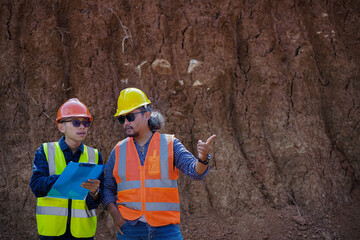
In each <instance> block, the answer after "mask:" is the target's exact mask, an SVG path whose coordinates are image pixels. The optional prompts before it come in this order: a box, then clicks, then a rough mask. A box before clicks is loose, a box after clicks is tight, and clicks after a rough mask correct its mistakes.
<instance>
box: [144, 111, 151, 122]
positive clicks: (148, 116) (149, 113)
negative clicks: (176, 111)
mask: <svg viewBox="0 0 360 240" xmlns="http://www.w3.org/2000/svg"><path fill="white" fill-rule="evenodd" d="M145 117H146V119H147V120H149V119H150V117H151V112H145Z"/></svg>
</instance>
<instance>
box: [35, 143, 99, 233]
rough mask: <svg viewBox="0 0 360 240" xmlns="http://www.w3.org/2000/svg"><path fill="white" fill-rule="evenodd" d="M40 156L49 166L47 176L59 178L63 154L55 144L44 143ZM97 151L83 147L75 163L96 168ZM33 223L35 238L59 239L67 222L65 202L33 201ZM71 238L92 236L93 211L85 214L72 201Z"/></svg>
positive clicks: (80, 202)
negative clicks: (92, 164)
mask: <svg viewBox="0 0 360 240" xmlns="http://www.w3.org/2000/svg"><path fill="white" fill-rule="evenodd" d="M43 147H44V152H45V155H46V159H47V161H48V166H49V174H50V175H53V174H58V175H60V174H61V173H62V171H63V170H64V169H65V167H66V161H65V157H64V154H63V152H62V150H61V148H60V145H59V143H58V142H52V143H44V144H43ZM98 160H99V154H98V150H97V149H94V148H91V147H87V146H85V145H84V151H83V153H82V154H81V155H80V159H79V162H89V163H95V164H97V163H98ZM37 200H38V201H37V207H36V220H37V225H38V232H39V235H43V236H61V235H63V234H64V233H65V231H66V225H67V218H68V206H69V200H68V199H61V198H50V197H41V198H38V199H37ZM71 206H72V208H71V221H70V223H71V224H70V229H71V234H72V235H73V236H74V237H77V238H89V237H93V236H94V235H95V231H96V225H97V218H96V210H95V209H92V210H89V209H88V207H87V205H86V202H85V201H84V200H72V204H71Z"/></svg>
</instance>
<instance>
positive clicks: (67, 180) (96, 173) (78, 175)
mask: <svg viewBox="0 0 360 240" xmlns="http://www.w3.org/2000/svg"><path fill="white" fill-rule="evenodd" d="M104 169H105V165H99V164H92V163H77V162H70V163H69V164H68V165H67V166H66V168H65V169H64V171H63V172H62V173H61V175H60V177H59V178H58V179H57V180H56V182H55V184H54V185H53V186H52V188H51V189H50V191H49V192H48V194H47V197H54V198H66V199H75V200H84V199H85V198H86V196H87V194H88V193H89V190H88V189H86V188H83V187H81V186H80V185H81V184H82V183H83V182H87V180H88V179H98V178H99V177H100V175H101V173H102V172H103V171H104Z"/></svg>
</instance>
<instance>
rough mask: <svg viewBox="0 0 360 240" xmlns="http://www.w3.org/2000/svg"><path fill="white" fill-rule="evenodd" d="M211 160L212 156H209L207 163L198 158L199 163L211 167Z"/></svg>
mask: <svg viewBox="0 0 360 240" xmlns="http://www.w3.org/2000/svg"><path fill="white" fill-rule="evenodd" d="M210 158H211V156H210V154H208V155H207V158H206V160H205V161H201V159H200V158H198V161H199V162H200V163H202V164H204V165H209V162H210Z"/></svg>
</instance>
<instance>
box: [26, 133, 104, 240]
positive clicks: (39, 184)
mask: <svg viewBox="0 0 360 240" xmlns="http://www.w3.org/2000/svg"><path fill="white" fill-rule="evenodd" d="M59 145H60V148H61V150H62V152H63V153H64V157H65V161H66V164H68V163H69V162H71V161H72V162H79V159H80V155H81V154H82V152H83V151H84V144H83V143H81V144H80V146H79V148H78V149H77V150H76V152H75V153H74V154H73V153H72V151H71V149H70V147H69V146H68V145H67V144H66V142H65V137H62V138H61V139H60V140H59ZM98 164H103V160H102V155H101V153H100V151H99V161H98ZM59 176H60V175H51V176H49V165H48V162H47V160H46V155H45V152H44V148H43V145H41V146H40V147H39V148H38V149H37V150H36V152H35V158H34V164H33V174H32V176H31V179H30V188H31V190H32V192H33V193H34V195H35V196H36V197H37V198H38V197H45V196H46V195H47V194H48V192H49V191H50V188H51V186H52V185H53V184H54V183H55V182H56V180H57V179H58V178H59ZM99 180H100V181H101V183H102V182H103V181H104V175H103V174H102V175H101V176H100V178H99ZM102 196H103V194H102V190H101V188H100V192H99V197H98V199H96V200H94V199H93V198H92V197H91V196H90V194H88V196H87V197H86V199H85V201H86V205H87V206H88V208H89V209H90V210H91V209H95V208H97V207H98V206H99V204H100V203H101V201H102ZM69 207H70V206H69ZM68 212H69V214H70V213H71V211H70V209H69V211H68ZM69 216H70V215H69ZM69 219H70V218H69ZM69 224H70V221H68V226H67V233H66V234H65V235H66V236H65V235H64V237H66V239H76V238H73V237H72V236H71V234H70V233H69V232H70V231H69V229H70V225H69ZM43 239H45V238H44V237H43ZM46 239H52V238H51V237H48V238H46ZM90 239H93V238H90Z"/></svg>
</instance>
